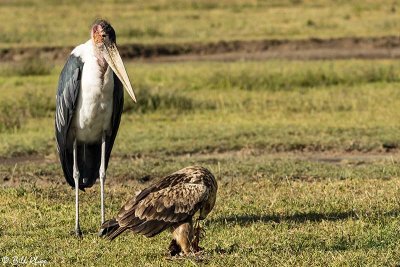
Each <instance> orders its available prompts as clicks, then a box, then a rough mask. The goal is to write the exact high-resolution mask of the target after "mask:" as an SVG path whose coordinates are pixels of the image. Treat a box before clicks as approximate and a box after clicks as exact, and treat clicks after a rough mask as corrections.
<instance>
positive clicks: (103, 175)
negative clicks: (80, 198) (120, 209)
mask: <svg viewBox="0 0 400 267" xmlns="http://www.w3.org/2000/svg"><path fill="white" fill-rule="evenodd" d="M105 180H106V133H105V132H103V135H102V138H101V163H100V198H101V224H103V223H104V213H105V210H104V182H105Z"/></svg>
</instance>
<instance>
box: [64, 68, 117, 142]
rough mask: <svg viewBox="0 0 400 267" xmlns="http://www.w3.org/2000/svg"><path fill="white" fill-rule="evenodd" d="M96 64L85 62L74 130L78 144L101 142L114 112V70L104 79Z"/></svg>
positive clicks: (108, 70) (107, 73) (73, 124)
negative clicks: (80, 142)
mask: <svg viewBox="0 0 400 267" xmlns="http://www.w3.org/2000/svg"><path fill="white" fill-rule="evenodd" d="M101 76H102V75H101V72H100V70H99V67H98V65H97V64H95V62H93V63H91V62H85V64H84V66H83V71H82V80H81V90H80V93H79V96H78V103H77V108H76V110H75V114H74V118H73V121H72V125H71V126H72V127H73V128H74V130H75V131H74V132H75V137H76V139H77V140H78V141H82V142H85V143H94V142H99V141H101V136H102V133H103V132H105V131H109V130H110V127H111V116H112V112H113V91H114V79H113V72H112V70H111V68H110V67H108V68H107V71H106V72H105V74H104V76H103V77H104V78H103V79H102V78H101Z"/></svg>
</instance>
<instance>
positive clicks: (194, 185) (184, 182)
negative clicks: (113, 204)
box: [100, 166, 217, 254]
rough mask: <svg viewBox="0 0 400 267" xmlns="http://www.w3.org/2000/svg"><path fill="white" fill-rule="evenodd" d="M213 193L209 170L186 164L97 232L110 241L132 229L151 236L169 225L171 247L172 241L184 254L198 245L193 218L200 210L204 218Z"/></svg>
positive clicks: (130, 203)
mask: <svg viewBox="0 0 400 267" xmlns="http://www.w3.org/2000/svg"><path fill="white" fill-rule="evenodd" d="M216 193H217V182H216V180H215V178H214V176H213V175H212V173H211V172H210V171H209V170H207V169H206V168H203V167H198V166H191V167H186V168H184V169H182V170H179V171H177V172H174V173H173V174H171V175H168V176H166V177H164V178H162V179H161V180H159V181H158V182H157V183H155V184H154V185H152V186H150V187H148V188H146V189H144V190H142V191H141V192H140V193H139V194H137V195H136V196H135V197H133V198H132V199H130V200H129V201H128V202H127V203H126V204H125V205H124V206H123V207H122V208H121V210H120V211H119V213H118V215H117V216H116V217H115V218H114V219H111V220H109V221H106V222H105V223H104V224H103V225H102V227H101V229H100V234H101V235H102V236H105V237H107V238H109V239H111V240H112V239H114V238H116V237H117V236H118V235H120V234H121V233H123V232H124V231H125V230H131V231H133V232H135V233H140V234H143V235H145V236H147V237H152V236H155V235H157V234H159V233H161V232H162V231H164V230H165V229H167V228H170V227H171V228H172V230H173V242H172V244H171V246H174V244H175V245H177V249H178V252H180V251H182V252H183V253H185V254H187V253H189V252H191V251H194V250H196V247H198V244H194V242H193V240H194V235H195V234H194V231H193V225H192V217H193V215H194V214H195V213H196V212H198V211H199V218H198V219H200V220H203V219H205V217H206V216H207V214H208V213H210V211H211V210H212V209H213V207H214V204H215V200H216ZM196 238H197V240H198V237H196ZM196 242H198V241H196ZM171 253H172V254H174V252H171Z"/></svg>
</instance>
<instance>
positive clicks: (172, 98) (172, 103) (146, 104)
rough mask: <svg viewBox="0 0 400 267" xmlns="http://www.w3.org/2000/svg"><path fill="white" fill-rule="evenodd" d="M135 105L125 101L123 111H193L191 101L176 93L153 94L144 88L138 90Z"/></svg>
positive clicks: (193, 105) (193, 103)
mask: <svg viewBox="0 0 400 267" xmlns="http://www.w3.org/2000/svg"><path fill="white" fill-rule="evenodd" d="M137 92H138V93H137V97H136V98H137V103H132V101H129V100H128V101H125V102H126V105H125V108H124V110H125V111H130V112H139V113H148V112H155V111H157V110H170V109H175V110H179V111H183V112H185V111H191V110H193V109H194V107H195V106H197V105H196V104H195V102H194V101H193V99H191V98H188V97H185V96H182V95H179V93H177V92H168V93H162V94H160V93H157V92H156V93H154V92H152V91H151V90H150V89H148V88H146V87H141V88H138V90H137Z"/></svg>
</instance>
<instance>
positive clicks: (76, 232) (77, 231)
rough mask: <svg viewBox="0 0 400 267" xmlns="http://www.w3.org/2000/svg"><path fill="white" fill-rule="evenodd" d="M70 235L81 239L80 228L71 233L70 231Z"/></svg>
mask: <svg viewBox="0 0 400 267" xmlns="http://www.w3.org/2000/svg"><path fill="white" fill-rule="evenodd" d="M71 235H74V236H76V237H77V238H82V237H83V234H82V231H81V229H80V228H78V229H74V230H73V231H71Z"/></svg>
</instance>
